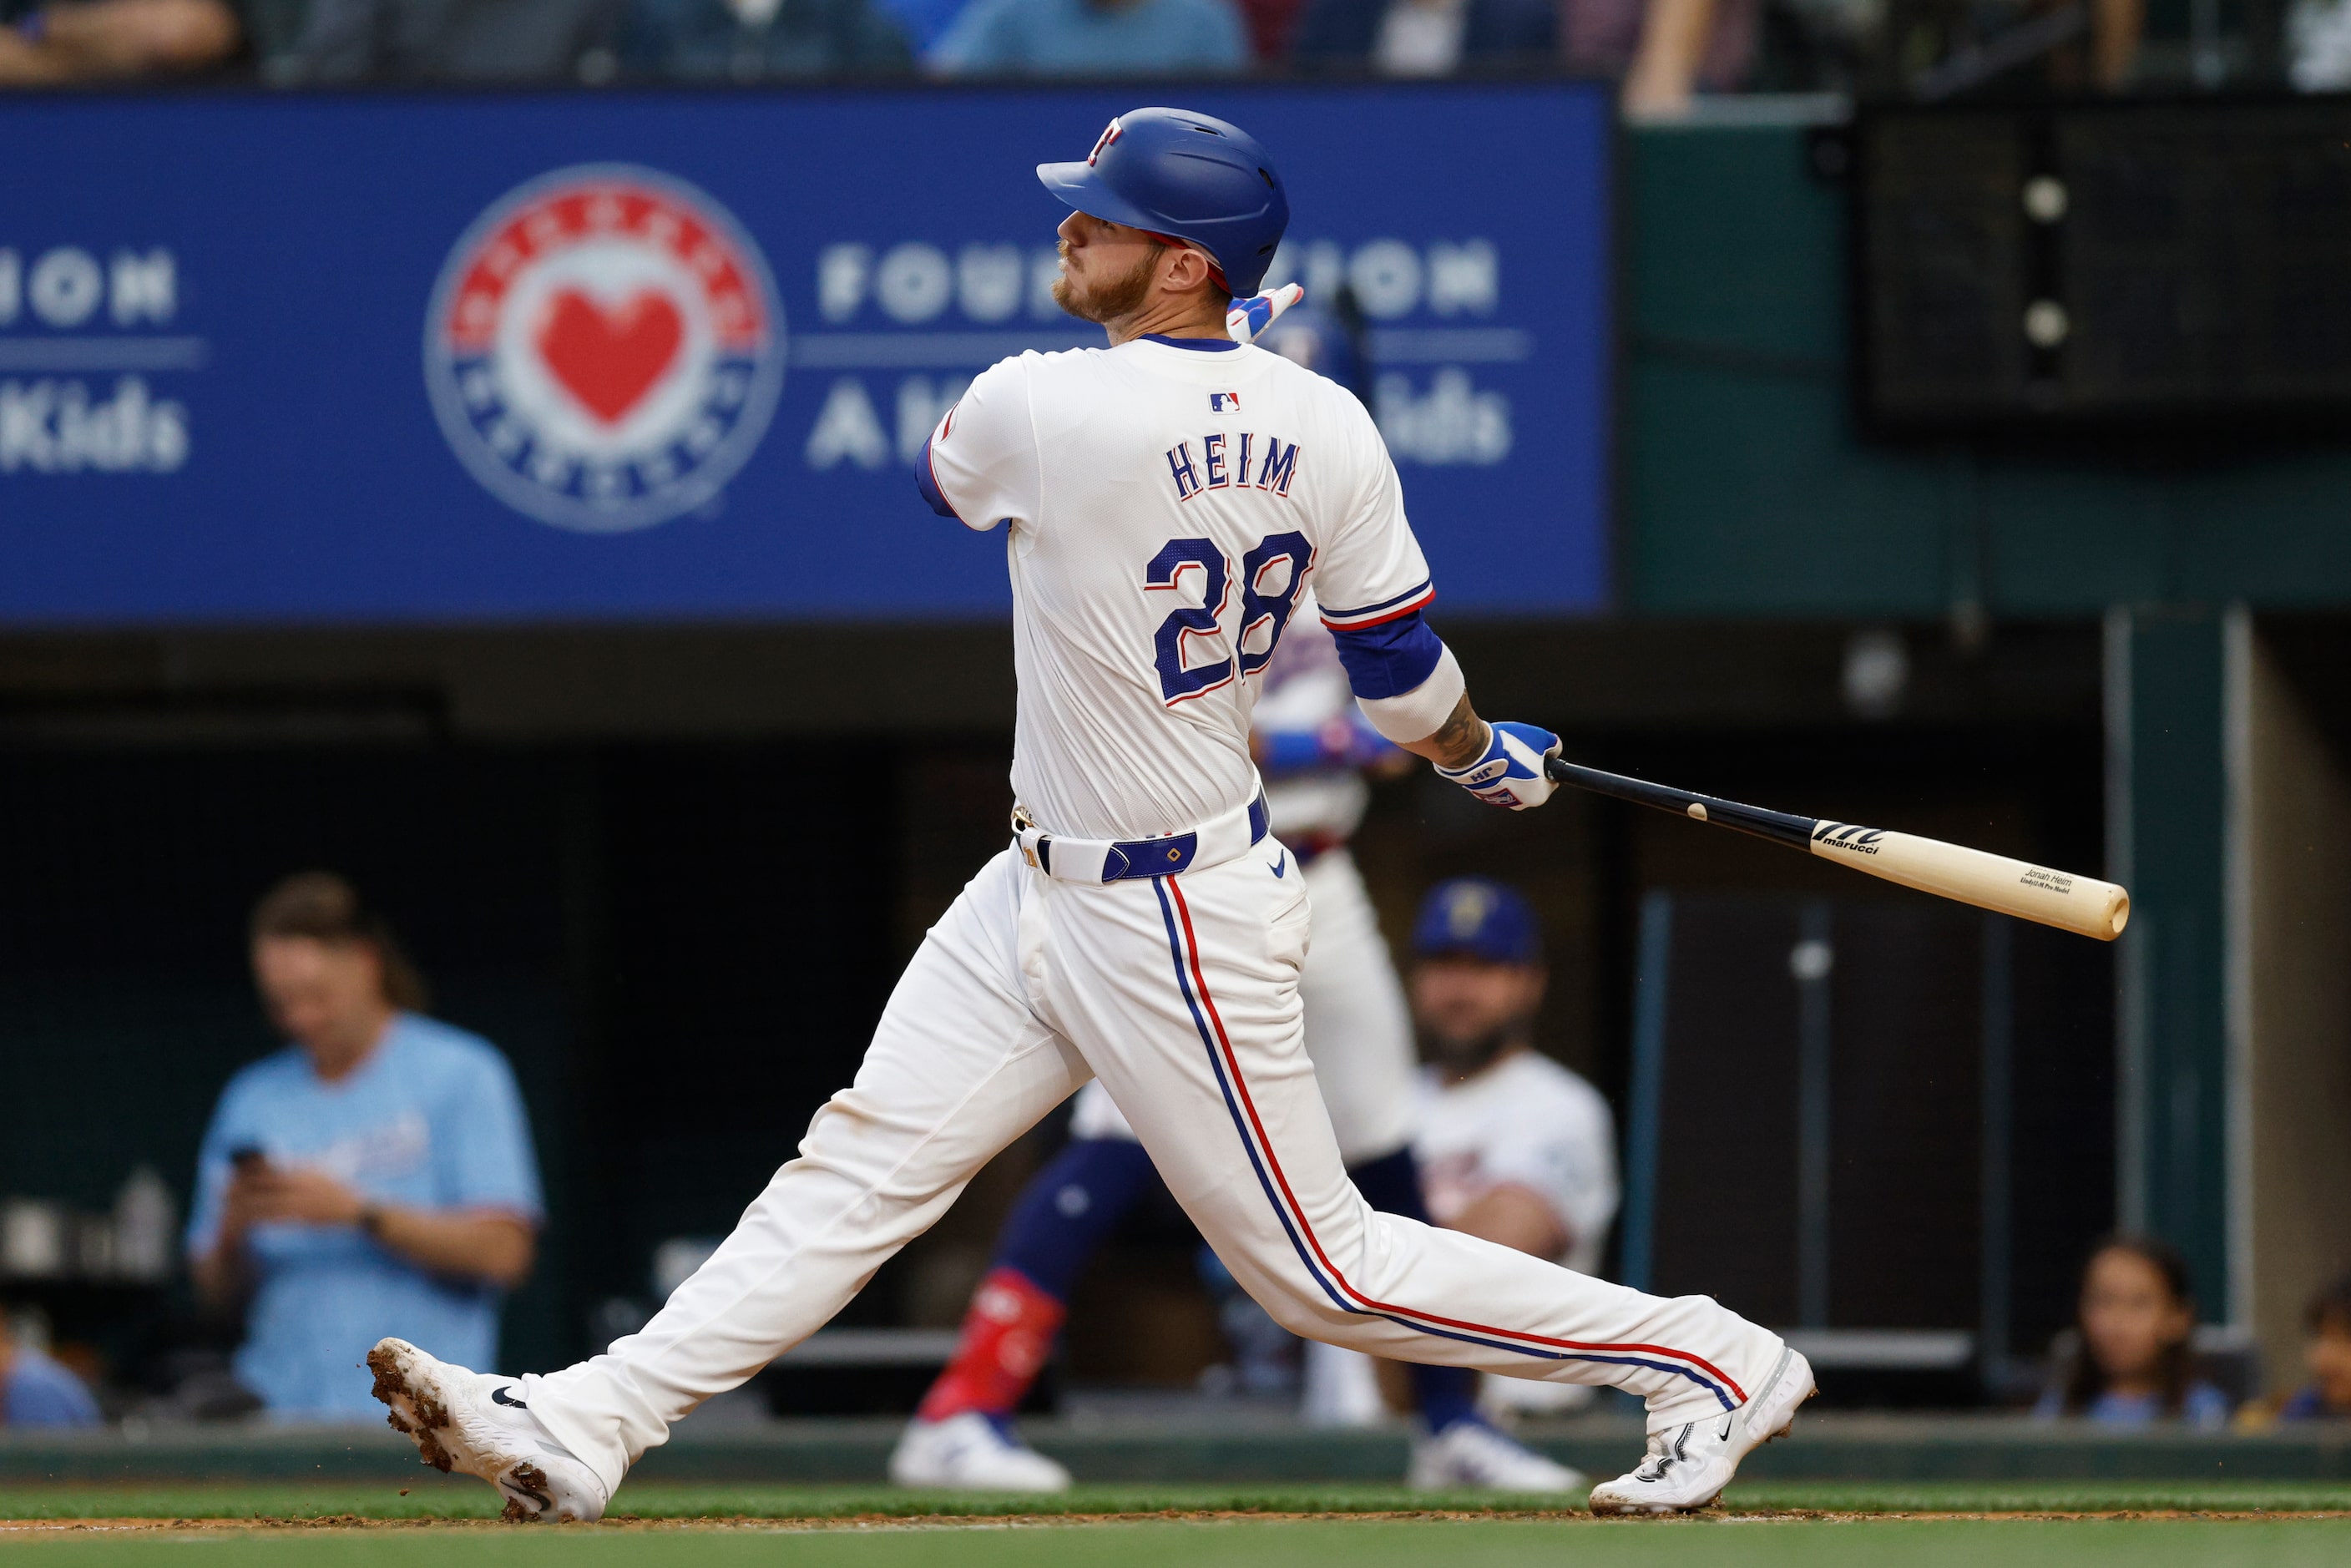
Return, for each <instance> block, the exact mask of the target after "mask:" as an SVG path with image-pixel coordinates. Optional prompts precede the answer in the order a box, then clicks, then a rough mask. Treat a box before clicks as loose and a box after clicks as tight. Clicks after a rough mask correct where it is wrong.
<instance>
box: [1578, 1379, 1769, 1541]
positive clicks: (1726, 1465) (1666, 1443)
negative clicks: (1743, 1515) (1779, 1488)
mask: <svg viewBox="0 0 2351 1568" xmlns="http://www.w3.org/2000/svg"><path fill="white" fill-rule="evenodd" d="M1812 1396H1813V1368H1812V1364H1811V1363H1809V1362H1807V1361H1806V1360H1805V1359H1804V1358H1803V1357H1802V1356H1801V1355H1798V1354H1796V1353H1795V1352H1794V1351H1792V1350H1790V1349H1788V1348H1787V1347H1786V1346H1784V1345H1783V1346H1782V1347H1781V1350H1780V1359H1779V1360H1777V1361H1775V1362H1773V1363H1772V1364H1771V1374H1770V1375H1768V1376H1766V1377H1765V1378H1764V1379H1763V1381H1762V1383H1761V1385H1758V1386H1757V1388H1756V1390H1755V1392H1754V1393H1752V1394H1750V1395H1749V1396H1748V1397H1747V1403H1746V1404H1744V1405H1741V1406H1740V1407H1739V1408H1738V1409H1736V1410H1727V1411H1725V1412H1723V1413H1722V1414H1721V1415H1719V1416H1708V1417H1707V1418H1706V1419H1705V1420H1703V1421H1689V1422H1686V1423H1684V1424H1683V1425H1681V1426H1679V1427H1671V1428H1668V1429H1667V1430H1666V1431H1663V1432H1652V1433H1650V1434H1649V1452H1648V1455H1647V1457H1646V1458H1643V1459H1642V1461H1641V1464H1640V1468H1639V1469H1635V1470H1634V1471H1633V1472H1632V1473H1631V1474H1630V1475H1623V1476H1618V1477H1617V1478H1616V1479H1614V1480H1613V1481H1604V1482H1602V1483H1601V1484H1600V1485H1598V1486H1596V1487H1593V1489H1592V1511H1593V1512H1594V1513H1687V1512H1691V1511H1695V1510H1698V1509H1701V1508H1707V1507H1709V1506H1711V1505H1712V1504H1713V1502H1714V1500H1715V1499H1717V1498H1719V1497H1720V1496H1721V1495H1722V1489H1723V1488H1724V1487H1726V1486H1729V1484H1730V1478H1731V1476H1732V1475H1733V1474H1735V1473H1736V1472H1737V1471H1738V1469H1739V1461H1740V1460H1741V1459H1743V1458H1746V1457H1747V1456H1748V1455H1749V1454H1750V1453H1752V1452H1754V1451H1755V1450H1756V1449H1757V1448H1761V1447H1762V1446H1763V1445H1764V1444H1766V1443H1768V1442H1770V1441H1771V1439H1772V1438H1774V1437H1786V1436H1787V1435H1788V1432H1789V1429H1790V1428H1791V1427H1794V1426H1795V1424H1796V1408H1797V1406H1801V1405H1802V1404H1803V1402H1804V1401H1805V1400H1807V1399H1810V1398H1811V1397H1812Z"/></svg>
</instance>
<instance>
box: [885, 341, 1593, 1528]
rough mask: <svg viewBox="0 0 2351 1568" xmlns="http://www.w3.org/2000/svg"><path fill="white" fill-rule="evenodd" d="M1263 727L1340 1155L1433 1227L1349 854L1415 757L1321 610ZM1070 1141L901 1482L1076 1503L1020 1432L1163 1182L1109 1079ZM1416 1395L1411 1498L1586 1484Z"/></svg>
mask: <svg viewBox="0 0 2351 1568" xmlns="http://www.w3.org/2000/svg"><path fill="white" fill-rule="evenodd" d="M1297 319H1298V318H1297V317H1295V316H1292V317H1290V318H1289V319H1288V320H1286V321H1285V322H1284V323H1283V326H1285V327H1287V326H1288V325H1289V323H1290V322H1292V321H1296V320H1297ZM1269 336H1270V335H1269ZM1263 340H1265V339H1260V341H1263ZM1293 357H1294V356H1293ZM1252 722H1253V726H1254V735H1255V746H1254V750H1255V752H1256V755H1257V759H1258V770H1259V774H1260V775H1261V776H1262V777H1263V778H1264V779H1265V781H1266V782H1265V801H1266V810H1267V812H1268V814H1269V816H1270V821H1271V824H1272V828H1273V831H1274V835H1275V837H1276V838H1278V839H1279V840H1280V842H1282V843H1283V844H1285V845H1287V846H1288V848H1289V850H1290V855H1291V857H1292V860H1293V861H1294V862H1295V864H1296V865H1297V867H1298V871H1297V873H1295V874H1299V875H1302V876H1303V877H1304V878H1305V881H1306V891H1307V894H1308V896H1309V898H1310V899H1311V901H1312V904H1313V907H1314V942H1313V945H1312V946H1311V947H1310V948H1309V949H1308V952H1307V956H1306V962H1305V965H1304V967H1302V968H1301V971H1300V975H1299V993H1300V996H1301V1000H1302V1005H1303V1007H1304V1009H1305V1015H1306V1026H1305V1046H1306V1054H1307V1058H1308V1060H1310V1061H1311V1062H1312V1063H1313V1065H1314V1076H1315V1080H1316V1082H1319V1083H1320V1084H1321V1085H1322V1099H1323V1103H1324V1104H1325V1105H1326V1106H1327V1107H1328V1108H1329V1110H1330V1113H1331V1127H1332V1133H1333V1134H1334V1135H1335V1136H1336V1137H1337V1139H1338V1142H1339V1155H1340V1157H1341V1158H1342V1159H1343V1160H1344V1161H1345V1162H1346V1166H1347V1176H1348V1178H1349V1179H1350V1180H1352V1181H1353V1183H1354V1184H1355V1190H1356V1191H1357V1192H1359V1193H1361V1194H1362V1195H1363V1196H1364V1200H1365V1201H1366V1202H1368V1203H1370V1204H1371V1206H1372V1207H1374V1208H1376V1209H1380V1210H1382V1211H1384V1212H1385V1213H1389V1214H1401V1215H1405V1216H1406V1217H1408V1218H1414V1219H1426V1218H1428V1216H1427V1213H1426V1209H1425V1207H1423V1204H1422V1200H1421V1183H1420V1174H1419V1172H1418V1170H1417V1169H1416V1168H1415V1165H1414V1161H1413V1155H1412V1152H1411V1146H1410V1145H1411V1138H1412V1130H1413V1125H1414V1102H1415V1098H1416V1092H1417V1089H1416V1082H1415V1075H1414V1064H1413V1046H1412V1025H1411V1021H1410V1019H1409V1018H1408V1017H1407V1014H1406V1009H1405V998H1404V988H1403V987H1402V986H1401V985H1400V984H1399V983H1398V982H1397V979H1396V974H1395V966H1394V965H1393V964H1392V963H1390V962H1389V959H1388V952H1387V944H1386V943H1385V942H1384V941H1383V940H1382V939H1381V937H1380V929H1379V917H1378V915H1377V914H1376V913H1374V910H1373V908H1372V902H1371V898H1370V895H1369V894H1366V893H1365V892H1364V881H1363V877H1362V875H1361V874H1360V873H1358V872H1357V871H1356V869H1355V864H1354V859H1353V856H1352V855H1350V854H1349V853H1348V852H1347V841H1348V840H1349V839H1350V838H1351V837H1353V834H1354V831H1355V828H1356V826H1357V824H1358V823H1360V822H1361V821H1362V820H1363V815H1364V807H1365V806H1366V805H1367V804H1368V803H1369V800H1370V789H1369V788H1368V787H1367V786H1366V785H1365V783H1364V773H1363V770H1364V768H1366V767H1378V766H1384V764H1385V763H1386V762H1387V761H1388V759H1390V758H1398V759H1401V758H1403V757H1404V756H1405V754H1404V753H1403V752H1401V751H1398V750H1397V749H1396V748H1395V747H1393V746H1391V745H1390V744H1389V743H1388V742H1387V741H1386V740H1385V739H1384V738H1383V737H1381V736H1380V734H1379V732H1378V731H1377V730H1374V729H1373V728H1372V727H1371V726H1370V724H1369V722H1368V721H1366V720H1365V719H1364V716H1363V712H1362V710H1361V709H1360V708H1358V707H1357V706H1355V699H1354V697H1353V695H1352V694H1351V693H1350V692H1349V691H1348V689H1347V676H1346V671H1345V668H1344V666H1343V665H1342V664H1341V663H1340V659H1339V649H1338V643H1337V641H1336V640H1335V639H1334V638H1333V637H1332V634H1331V633H1330V632H1329V631H1327V630H1325V629H1324V628H1323V626H1322V622H1321V620H1320V618H1319V617H1318V616H1316V615H1315V614H1314V612H1313V601H1312V599H1311V595H1310V596H1308V597H1305V598H1302V599H1301V601H1300V607H1299V611H1298V613H1297V614H1295V615H1293V616H1292V617H1291V619H1290V626H1289V628H1288V630H1287V631H1286V632H1284V633H1283V635H1282V639H1281V642H1280V645H1279V646H1278V647H1277V648H1276V649H1275V650H1274V652H1273V657H1272V658H1271V659H1270V661H1269V662H1268V663H1267V664H1266V667H1265V672H1264V675H1263V684H1262V685H1261V687H1260V689H1259V694H1258V700H1257V705H1256V708H1255V711H1254V714H1253V716H1252ZM1070 1133H1071V1139H1070V1142H1069V1144H1068V1145H1066V1146H1064V1147H1063V1149H1062V1150H1061V1153H1060V1155H1057V1156H1055V1158H1054V1159H1053V1160H1052V1161H1051V1162H1050V1163H1049V1164H1048V1165H1047V1166H1045V1168H1044V1169H1043V1170H1041V1171H1040V1172H1038V1173H1037V1175H1036V1176H1035V1177H1034V1178H1033V1179H1031V1180H1030V1182H1029V1185H1028V1186H1027V1187H1026V1188H1025V1189H1024V1190H1023V1191H1022V1193H1021V1195H1020V1197H1019V1199H1018V1200H1017V1201H1016V1202H1015V1203H1014V1204H1013V1206H1012V1211H1011V1213H1010V1214H1009V1215H1008V1217H1007V1218H1006V1222H1005V1228H1004V1234H1003V1236H1002V1238H1001V1239H1000V1240H999V1242H998V1248H997V1255H996V1260H995V1263H994V1266H993V1267H991V1268H990V1269H989V1270H988V1272H987V1276H986V1277H985V1278H984V1279H983V1280H982V1281H980V1285H979V1288H978V1290H977V1291H975V1292H974V1293H973V1296H972V1302H971V1306H970V1309H969V1310H968V1312H967V1313H966V1314H965V1317H964V1325H963V1333H962V1336H961V1338H960V1339H959V1340H958V1341H957V1343H956V1354H955V1356H954V1359H953V1360H952V1361H951V1362H950V1363H949V1364H948V1365H947V1367H946V1371H945V1372H944V1373H942V1374H941V1375H940V1377H939V1379H938V1381H937V1382H935V1383H934V1384H933V1385H931V1388H930V1391H929V1392H928V1393H927V1394H926V1395H925V1396H924V1399H923V1403H922V1406H921V1407H920V1408H919V1410H918V1411H917V1412H916V1414H915V1417H914V1420H913V1421H912V1422H910V1423H909V1424H908V1425H907V1427H906V1431H905V1435H904V1437H902V1438H901V1439H900V1441H899V1443H898V1447H897V1450H896V1451H895V1452H894V1453H893V1455H892V1456H891V1459H890V1475H891V1479H893V1480H895V1481H897V1482H898V1483H899V1484H901V1485H903V1486H927V1487H951V1488H978V1489H987V1490H1009V1491H1060V1490H1064V1489H1065V1488H1067V1487H1068V1486H1069V1484H1070V1472H1069V1471H1068V1470H1066V1469H1062V1468H1061V1466H1060V1465H1059V1464H1056V1463H1055V1462H1054V1461H1053V1460H1051V1459H1050V1458H1046V1457H1045V1456H1044V1455H1042V1454H1040V1453H1038V1452H1036V1451H1035V1450H1034V1449H1032V1448H1029V1447H1028V1446H1026V1445H1025V1444H1023V1443H1021V1442H1020V1441H1019V1438H1018V1437H1015V1436H1014V1435H1013V1433H1012V1430H1011V1425H1010V1416H1011V1415H1012V1412H1013V1411H1014V1410H1015V1409H1016V1408H1017V1407H1018V1406H1019V1403H1020V1400H1021V1398H1022V1397H1023V1396H1025V1395H1026V1394H1027V1393H1028V1391H1029V1385H1031V1384H1033V1383H1034V1382H1035V1381H1036V1379H1037V1375H1038V1373H1039V1372H1040V1371H1041V1370H1042V1369H1043V1367H1044V1364H1045V1359H1046V1356H1047V1355H1048V1354H1050V1350H1051V1347H1052V1343H1053V1339H1054V1336H1055V1335H1056V1334H1058V1333H1060V1332H1061V1322H1062V1320H1063V1318H1064V1317H1065V1316H1066V1315H1067V1312H1068V1302H1069V1297H1070V1292H1071V1289H1072V1288H1073V1287H1074V1286H1075V1285H1076V1283H1077V1281H1078V1279H1079V1278H1080V1276H1081V1275H1082V1274H1083V1272H1084V1270H1085V1267H1086V1264H1087V1262H1088V1261H1089V1260H1091V1259H1092V1256H1093V1254H1094V1251H1095V1249H1097V1248H1098V1247H1100V1246H1101V1244H1102V1241H1103V1240H1104V1239H1106V1238H1107V1237H1108V1236H1109V1235H1110V1234H1111V1232H1112V1231H1113V1229H1115V1228H1116V1227H1117V1226H1118V1223H1119V1221H1120V1220H1121V1219H1122V1218H1124V1217H1125V1216H1126V1215H1127V1214H1128V1213H1129V1212H1131V1211H1132V1210H1133V1208H1134V1206H1135V1205H1136V1204H1137V1203H1138V1202H1140V1201H1142V1200H1143V1199H1144V1197H1147V1196H1148V1195H1149V1194H1150V1193H1151V1191H1152V1190H1153V1189H1154V1188H1155V1186H1157V1185H1158V1177H1157V1176H1156V1175H1155V1174H1154V1172H1153V1171H1152V1168H1151V1157H1150V1156H1149V1155H1146V1154H1144V1152H1143V1149H1142V1147H1141V1145H1138V1144H1137V1143H1136V1142H1135V1139H1134V1130H1133V1129H1132V1128H1131V1127H1130V1126H1129V1125H1128V1124H1127V1121H1126V1118H1125V1117H1124V1116H1123V1115H1121V1114H1120V1113H1119V1110H1118V1107H1117V1105H1116V1104H1114V1103H1113V1102H1112V1100H1111V1097H1110V1094H1109V1092H1107V1091H1106V1090H1104V1089H1103V1087H1102V1082H1101V1081H1100V1080H1099V1079H1097V1080H1096V1081H1094V1082H1092V1083H1089V1084H1087V1085H1086V1086H1085V1087H1084V1088H1083V1089H1081V1090H1079V1091H1078V1098H1077V1105H1076V1108H1075V1112H1074V1113H1073V1115H1072V1116H1071V1124H1070ZM1310 1343H1311V1342H1310ZM1412 1383H1413V1393H1414V1401H1415V1404H1416V1406H1417V1409H1418V1413H1419V1415H1420V1417H1421V1421H1422V1425H1423V1427H1424V1428H1425V1430H1424V1431H1423V1433H1422V1434H1421V1435H1420V1436H1419V1437H1416V1440H1415V1441H1414V1444H1413V1448H1412V1462H1411V1469H1410V1472H1409V1475H1410V1479H1411V1482H1412V1484H1413V1485H1415V1486H1419V1487H1432V1488H1434V1487H1494V1488H1499V1489H1500V1490H1508V1491H1516V1492H1542V1491H1572V1490H1576V1489H1577V1488H1579V1487H1580V1486H1582V1485H1584V1484H1587V1483H1585V1482H1584V1480H1583V1477H1581V1476H1579V1475H1578V1474H1577V1473H1576V1472H1575V1471H1573V1470H1572V1469H1567V1468H1566V1467H1565V1466H1563V1465H1558V1464H1554V1463H1552V1461H1551V1460H1549V1459H1547V1458H1543V1457H1542V1456H1541V1455H1540V1454H1537V1453H1534V1452H1533V1451H1531V1449H1528V1448H1525V1447H1523V1446H1522V1445H1520V1444H1519V1443H1516V1442H1513V1441H1512V1440H1511V1439H1510V1437H1506V1436H1505V1435H1503V1434H1502V1433H1501V1432H1499V1431H1498V1430H1496V1429H1495V1428H1494V1427H1492V1426H1491V1425H1490V1424H1489V1423H1488V1422H1487V1421H1486V1420H1485V1419H1483V1418H1482V1417H1481V1416H1479V1414H1478V1411H1477V1389H1478V1382H1477V1375H1476V1374H1474V1373H1472V1372H1470V1371H1469V1370H1468V1369H1467V1368H1466V1367H1458V1366H1431V1365H1426V1364H1418V1365H1415V1366H1414V1367H1413V1368H1412ZM1528 1386H1532V1387H1550V1386H1552V1385H1528ZM1375 1403H1376V1396H1374V1404H1375Z"/></svg>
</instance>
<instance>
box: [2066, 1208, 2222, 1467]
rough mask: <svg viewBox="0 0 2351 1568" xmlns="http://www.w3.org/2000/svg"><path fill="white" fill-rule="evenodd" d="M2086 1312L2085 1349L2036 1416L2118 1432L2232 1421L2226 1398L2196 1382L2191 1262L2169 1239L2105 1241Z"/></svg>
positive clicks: (2087, 1288) (2090, 1269)
mask: <svg viewBox="0 0 2351 1568" xmlns="http://www.w3.org/2000/svg"><path fill="white" fill-rule="evenodd" d="M2080 1314H2081V1315H2080V1321H2079V1325H2078V1334H2079V1343H2076V1344H2074V1346H2073V1347H2072V1349H2071V1350H2070V1352H2069V1353H2068V1354H2066V1355H2065V1356H2064V1358H2063V1360H2062V1361H2061V1364H2060V1365H2059V1367H2058V1369H2057V1375H2056V1376H2055V1377H2054V1378H2053V1380H2052V1382H2051V1385H2050V1386H2049V1388H2048V1390H2047V1391H2046V1392H2045V1393H2043V1395H2042V1396H2041V1404H2040V1406H2039V1407H2038V1408H2037V1409H2036V1410H2035V1411H2034V1414H2035V1415H2038V1416H2044V1417H2051V1416H2087V1417H2088V1418H2089V1419H2090V1420H2093V1421H2097V1422H2101V1423H2104V1424H2105V1425H2107V1426H2112V1427H2143V1426H2147V1425H2149V1424H2151V1423H2154V1422H2157V1421H2183V1420H2184V1421H2187V1422H2189V1423H2191V1424H2192V1425H2195V1426H2199V1427H2216V1426H2219V1425H2220V1424H2222V1423H2223V1422H2225V1421H2226V1420H2227V1419H2228V1418H2229V1401H2228V1398H2227V1396H2224V1395H2223V1394H2222V1393H2221V1392H2220V1390H2219V1389H2218V1388H2215V1387H2214V1386H2213V1385H2211V1384H2210V1383H2208V1382H2205V1381H2203V1380H2202V1379H2200V1378H2199V1377H2198V1376H2197V1375H2196V1361H2195V1354H2194V1352H2193V1350H2192V1348H2191V1343H2190V1342H2191V1341H2192V1339H2193V1337H2194V1335H2195V1332H2196V1301H2195V1298H2194V1296H2193V1295H2192V1294H2191V1293H2190V1292H2189V1288H2188V1263H2187V1260H2185V1259H2183V1258H2182V1257H2180V1255H2179V1252H2178V1250H2176V1249H2174V1248H2172V1247H2171V1246H2170V1245H2169V1244H2168V1242H2163V1241H2158V1240H2157V1239H2154V1238H2152V1237H2145V1236H2118V1237H2116V1238H2114V1239H2111V1240H2108V1241H2106V1242H2104V1243H2102V1244H2101V1245H2100V1246H2099V1247H2098V1249H2097V1250H2095V1252H2093V1253H2091V1254H2090V1261H2089V1264H2088V1266H2087V1267H2086V1268H2085V1269H2084V1270H2082V1299H2081V1306H2080Z"/></svg>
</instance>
